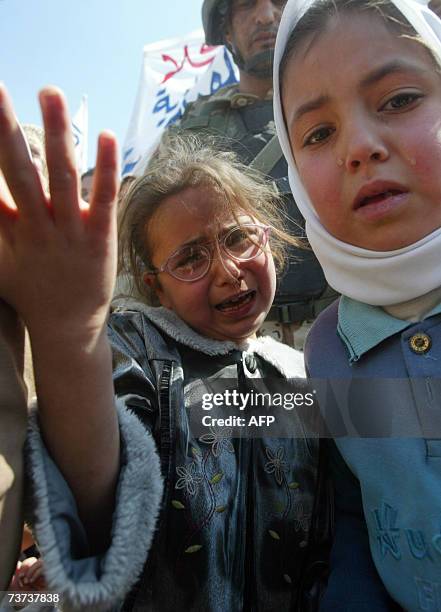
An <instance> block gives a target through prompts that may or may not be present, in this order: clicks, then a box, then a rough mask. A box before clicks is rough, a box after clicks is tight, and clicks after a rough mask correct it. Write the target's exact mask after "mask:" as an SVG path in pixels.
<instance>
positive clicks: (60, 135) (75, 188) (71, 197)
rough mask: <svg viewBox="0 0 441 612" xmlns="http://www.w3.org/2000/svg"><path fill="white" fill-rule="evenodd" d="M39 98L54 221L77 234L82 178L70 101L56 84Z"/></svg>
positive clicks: (79, 221) (44, 90) (79, 222)
mask: <svg viewBox="0 0 441 612" xmlns="http://www.w3.org/2000/svg"><path fill="white" fill-rule="evenodd" d="M39 98H40V104H41V110H42V113H43V123H44V129H45V140H46V162H47V167H48V170H49V187H50V193H51V204H52V209H53V215H54V219H55V223H56V225H61V226H63V227H65V228H68V229H69V230H70V231H71V232H73V233H76V232H78V231H79V229H80V225H81V213H80V207H79V177H78V173H77V169H76V161H75V152H74V145H73V141H72V131H71V122H70V119H69V114H68V111H67V104H66V101H65V98H64V96H63V94H62V92H61V91H60V90H59V89H56V88H55V87H46V88H45V89H43V90H42V91H41V92H40V95H39Z"/></svg>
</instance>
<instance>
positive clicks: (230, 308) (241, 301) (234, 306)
mask: <svg viewBox="0 0 441 612" xmlns="http://www.w3.org/2000/svg"><path fill="white" fill-rule="evenodd" d="M255 297H256V291H255V290H254V289H252V290H251V291H243V292H242V293H239V294H237V295H235V296H234V297H232V298H229V299H228V300H224V301H223V302H221V303H220V304H216V306H215V308H217V310H220V311H221V312H224V313H230V312H231V313H235V312H240V311H242V310H245V309H246V308H247V307H248V306H249V305H251V303H252V302H253V301H254V299H255Z"/></svg>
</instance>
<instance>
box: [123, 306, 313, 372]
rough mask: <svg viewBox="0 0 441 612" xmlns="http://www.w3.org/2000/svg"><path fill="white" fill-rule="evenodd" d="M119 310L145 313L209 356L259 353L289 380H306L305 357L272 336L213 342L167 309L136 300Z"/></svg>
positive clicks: (173, 334) (180, 339)
mask: <svg viewBox="0 0 441 612" xmlns="http://www.w3.org/2000/svg"><path fill="white" fill-rule="evenodd" d="M113 306H114V308H115V310H117V311H124V310H135V311H138V312H142V313H143V314H144V316H145V317H146V318H147V319H148V320H149V321H151V322H152V323H153V324H154V325H156V327H159V329H161V331H163V332H165V333H166V334H167V335H168V336H170V337H171V338H174V339H175V340H177V342H180V343H181V344H184V345H185V346H188V347H190V348H192V349H194V350H197V351H200V352H201V353H204V354H206V355H210V356H211V357H214V356H216V355H227V354H228V353H231V351H234V350H240V351H243V352H246V353H256V354H257V355H259V357H261V358H262V359H264V360H265V361H267V362H268V363H270V364H271V365H273V366H274V367H275V368H276V369H277V370H278V371H279V372H280V373H281V374H282V376H284V377H285V378H304V377H305V366H304V362H303V353H302V352H301V351H297V350H295V349H293V348H291V347H290V346H287V345H286V344H282V343H280V342H277V340H275V339H274V338H272V337H271V336H260V337H259V338H256V339H252V340H247V341H245V342H244V343H243V344H241V345H240V346H239V345H238V344H236V343H235V342H232V341H227V340H225V341H224V340H213V339H211V338H207V337H205V336H202V335H201V334H199V333H198V332H196V331H195V330H194V329H192V328H191V327H190V326H189V325H187V324H186V323H184V321H182V319H180V318H179V317H178V316H177V315H176V314H175V313H174V312H173V311H172V310H169V309H168V308H164V307H162V306H161V307H154V306H147V305H146V304H144V303H143V302H138V301H136V300H133V299H118V300H115V301H114V303H113Z"/></svg>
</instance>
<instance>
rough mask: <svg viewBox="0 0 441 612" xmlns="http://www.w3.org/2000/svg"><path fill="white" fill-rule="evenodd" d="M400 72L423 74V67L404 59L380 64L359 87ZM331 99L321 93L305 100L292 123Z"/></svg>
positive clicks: (372, 83)
mask: <svg viewBox="0 0 441 612" xmlns="http://www.w3.org/2000/svg"><path fill="white" fill-rule="evenodd" d="M398 72H407V73H409V72H410V73H414V74H421V68H420V67H417V66H414V65H413V64H411V63H409V62H405V61H403V60H393V61H391V62H388V63H387V64H384V65H383V66H380V67H379V68H375V69H374V70H372V72H370V73H368V74H367V75H366V76H365V77H364V78H363V79H362V80H361V81H360V84H359V88H360V89H366V88H367V87H370V86H371V85H374V84H375V83H377V82H378V81H381V79H384V77H386V76H388V75H390V74H394V73H398ZM330 101H331V97H330V96H328V95H321V96H317V98H314V99H313V100H310V101H309V102H305V104H302V105H301V106H299V108H298V109H297V110H296V112H295V113H294V117H293V119H292V122H291V123H292V124H294V123H296V122H297V121H299V119H300V118H301V117H302V116H303V115H306V113H311V112H313V111H316V110H319V109H320V108H322V106H324V105H325V104H327V103H328V102H330Z"/></svg>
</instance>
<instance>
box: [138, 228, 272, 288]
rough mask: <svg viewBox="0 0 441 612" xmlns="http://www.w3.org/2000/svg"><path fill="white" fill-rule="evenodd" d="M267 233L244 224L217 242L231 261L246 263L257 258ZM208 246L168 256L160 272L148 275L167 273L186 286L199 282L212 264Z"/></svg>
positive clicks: (156, 269) (266, 230)
mask: <svg viewBox="0 0 441 612" xmlns="http://www.w3.org/2000/svg"><path fill="white" fill-rule="evenodd" d="M270 229H271V228H270V227H269V226H264V225H256V224H254V223H245V224H244V225H240V226H237V227H233V228H232V229H231V230H230V231H229V232H227V233H226V234H225V235H224V236H222V238H220V239H218V240H217V242H218V244H219V246H220V247H221V248H222V249H223V250H224V251H225V253H226V255H227V256H228V257H231V259H234V260H236V261H249V260H250V259H255V258H256V257H258V256H259V255H260V254H261V252H262V251H263V249H264V248H265V247H266V245H267V244H268V236H269V232H270ZM209 244H212V243H208V244H207V243H206V244H195V245H188V246H184V247H182V248H180V249H178V250H177V251H175V252H174V253H172V254H171V255H170V257H169V258H168V259H167V261H166V262H165V263H164V264H163V265H162V266H161V267H160V268H155V269H152V270H148V272H149V273H150V274H159V273H160V272H168V273H169V274H170V275H171V276H173V277H174V278H176V279H178V280H181V281H184V282H189V283H191V282H192V281H196V280H199V279H200V278H202V277H203V276H205V275H206V274H207V272H208V270H209V269H210V265H211V262H212V260H213V255H212V249H210V248H209V247H208V245H209Z"/></svg>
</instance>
